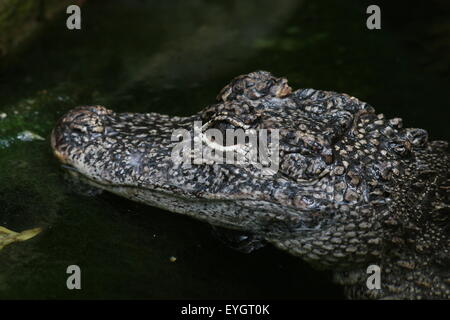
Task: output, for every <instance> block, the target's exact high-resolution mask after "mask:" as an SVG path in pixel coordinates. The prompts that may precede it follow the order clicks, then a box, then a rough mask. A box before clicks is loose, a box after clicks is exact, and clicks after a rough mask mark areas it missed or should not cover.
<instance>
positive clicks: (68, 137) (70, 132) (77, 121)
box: [51, 106, 112, 163]
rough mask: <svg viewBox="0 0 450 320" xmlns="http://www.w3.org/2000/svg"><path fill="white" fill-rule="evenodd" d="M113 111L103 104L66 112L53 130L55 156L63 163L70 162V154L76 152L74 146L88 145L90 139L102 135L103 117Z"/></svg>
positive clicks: (52, 142)
mask: <svg viewBox="0 0 450 320" xmlns="http://www.w3.org/2000/svg"><path fill="white" fill-rule="evenodd" d="M111 112H112V111H111V110H108V109H106V108H105V107H102V106H83V107H78V108H75V109H73V110H71V111H69V112H68V113H66V114H65V115H64V116H63V117H61V118H60V119H59V121H58V123H57V125H56V127H55V128H54V129H53V131H52V135H51V145H52V149H53V153H54V154H55V156H56V157H57V158H58V159H59V160H60V161H61V162H62V163H68V161H69V159H68V157H69V154H70V153H72V152H73V151H75V153H76V150H75V149H74V148H77V147H82V146H86V145H87V144H88V142H89V141H90V140H93V139H96V138H98V137H100V136H101V134H102V133H103V131H104V127H103V119H104V117H105V116H106V115H108V114H110V113H111ZM80 150H81V148H80Z"/></svg>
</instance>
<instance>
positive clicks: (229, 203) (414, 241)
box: [52, 71, 450, 299]
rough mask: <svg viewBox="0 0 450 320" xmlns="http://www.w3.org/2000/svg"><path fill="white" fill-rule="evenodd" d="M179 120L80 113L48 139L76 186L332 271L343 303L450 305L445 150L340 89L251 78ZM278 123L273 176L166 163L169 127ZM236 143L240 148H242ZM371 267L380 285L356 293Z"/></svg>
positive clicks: (247, 169)
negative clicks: (239, 235)
mask: <svg viewBox="0 0 450 320" xmlns="http://www.w3.org/2000/svg"><path fill="white" fill-rule="evenodd" d="M217 100H218V103H216V104H213V105H210V106H208V107H206V108H205V109H203V110H202V111H200V112H199V113H197V114H195V115H193V116H190V117H169V116H166V115H161V114H156V113H147V114H138V113H120V114H119V113H115V112H113V111H112V110H109V109H107V108H105V107H102V106H83V107H77V108H75V109H73V110H71V111H69V112H68V113H67V114H66V115H64V116H63V117H62V118H61V119H60V120H59V121H58V123H57V125H56V127H55V128H54V130H53V133H52V148H53V151H54V154H55V155H56V157H57V158H58V159H59V160H60V161H61V162H62V163H63V164H64V165H65V167H66V168H68V169H69V171H70V172H71V173H73V174H74V175H76V176H78V177H79V178H80V179H81V180H83V181H84V182H87V183H88V184H90V185H93V186H95V187H98V188H101V189H104V190H108V191H110V192H113V193H115V194H118V195H120V196H124V197H126V198H129V199H131V200H135V201H139V202H143V203H146V204H148V205H152V206H157V207H161V208H164V209H166V210H169V211H173V212H177V213H182V214H186V215H189V216H192V217H194V218H196V219H200V220H202V221H205V222H207V223H209V224H211V225H213V226H217V227H223V228H229V229H233V230H237V231H239V232H247V233H251V234H253V235H254V237H255V238H256V239H261V240H264V241H266V242H269V243H271V244H273V245H275V246H276V247H278V248H280V249H283V250H286V251H288V252H289V253H291V254H293V255H296V256H299V257H301V258H302V259H304V260H306V261H308V262H309V263H311V264H312V265H314V266H316V267H318V268H331V269H333V270H334V271H335V280H336V282H338V283H341V284H343V285H344V286H345V290H346V293H347V295H348V297H349V298H362V299H364V298H372V299H380V298H387V299H397V298H400V299H430V298H435V299H449V298H450V274H449V265H450V254H449V245H450V240H449V229H450V228H449V223H450V220H449V203H450V199H449V195H450V192H449V191H448V190H449V186H450V182H449V153H448V152H447V143H446V142H443V141H428V136H427V132H426V131H425V130H422V129H415V128H402V121H401V119H399V118H395V119H390V120H388V119H385V118H384V116H383V115H382V114H378V115H377V114H376V113H375V110H374V109H373V108H372V107H371V106H370V105H368V104H366V103H364V102H362V101H359V100H358V99H356V98H354V97H351V96H349V95H346V94H340V93H336V92H329V91H320V90H314V89H299V90H296V91H292V89H291V88H290V87H289V86H288V84H287V80H286V79H284V78H276V77H274V76H272V75H271V74H270V73H268V72H264V71H258V72H253V73H250V74H247V75H242V76H239V77H237V78H235V79H233V80H232V81H231V83H230V84H228V85H227V86H226V87H224V88H223V89H222V91H221V92H220V93H219V95H218V97H217ZM194 121H202V123H203V124H204V126H203V130H206V129H211V128H215V129H218V130H220V131H222V132H224V131H225V130H226V129H243V130H249V129H255V130H256V131H258V130H260V129H278V130H279V136H280V149H279V159H280V164H279V170H278V171H277V172H276V173H275V174H272V175H267V174H264V173H263V172H262V170H261V169H260V168H258V167H256V166H252V165H247V166H242V165H234V164H218V163H202V164H193V165H192V166H185V165H183V164H177V163H174V162H173V161H172V158H171V154H172V150H173V148H174V147H175V146H176V145H177V144H178V143H179V140H173V139H172V133H173V131H174V130H176V129H186V130H188V131H190V132H191V133H192V135H193V128H194ZM238 148H245V146H244V145H242V146H238ZM372 264H375V265H378V266H380V267H381V289H378V290H370V289H368V288H367V286H366V280H367V277H368V276H369V275H368V274H367V273H366V270H367V267H368V266H369V265H372Z"/></svg>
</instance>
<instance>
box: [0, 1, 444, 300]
mask: <svg viewBox="0 0 450 320" xmlns="http://www.w3.org/2000/svg"><path fill="white" fill-rule="evenodd" d="M368 4H369V3H367V2H365V1H346V2H345V4H343V3H342V1H331V0H330V1H328V0H327V1H294V0H285V1H277V2H276V3H274V2H273V1H268V0H264V1H245V2H244V1H204V0H196V1H189V2H187V1H181V0H178V1H175V0H174V1H138V0H134V1H88V2H87V3H86V5H85V6H84V7H83V8H82V17H83V20H82V21H83V26H82V30H81V31H68V30H67V29H66V28H65V17H66V16H65V15H64V14H61V15H60V17H59V18H58V19H56V20H55V21H54V22H52V23H51V24H50V25H49V26H48V27H47V28H46V29H45V30H44V31H43V32H41V34H40V35H39V36H38V37H36V39H35V40H34V41H33V42H31V43H30V44H29V45H28V46H27V47H26V48H25V49H23V50H22V52H21V53H19V54H17V55H16V56H14V57H10V58H9V60H8V61H6V62H3V67H2V69H1V70H0V168H1V169H0V225H3V226H6V227H8V228H11V229H14V230H22V229H27V228H32V227H35V226H42V227H44V229H45V231H44V232H43V233H42V234H41V235H39V236H37V237H36V238H34V239H32V240H29V241H26V242H23V243H16V244H13V245H10V246H8V247H6V248H5V249H4V250H2V251H1V252H0V298H12V299H15V298H69V299H70V298H295V299H307V298H342V297H343V294H342V290H341V288H340V287H338V286H335V285H333V284H332V282H331V273H330V272H327V271H315V270H313V269H311V268H310V267H309V266H308V265H306V264H304V263H303V262H302V261H300V259H297V258H294V257H291V256H289V255H287V254H285V253H283V252H280V251H278V250H275V249H273V248H264V249H261V250H259V251H257V252H255V253H252V254H250V255H245V254H241V253H238V252H235V251H233V250H231V249H229V248H227V247H225V246H224V245H222V244H221V243H219V242H218V241H216V240H215V239H214V238H213V237H212V236H211V233H210V230H209V227H208V226H207V225H204V224H202V223H199V222H197V221H194V220H191V219H189V218H186V217H183V216H178V215H174V214H170V213H168V212H165V211H163V210H160V209H155V208H152V207H147V206H143V205H139V204H136V203H132V202H130V201H127V200H125V199H121V198H118V197H116V196H113V195H111V194H102V195H99V196H95V197H86V196H82V195H78V194H76V193H74V192H73V190H72V189H71V188H70V186H69V185H68V184H67V183H66V182H65V181H64V179H63V177H62V174H61V171H60V170H59V169H58V167H59V166H58V164H57V162H56V160H54V159H53V157H52V154H51V151H50V147H49V139H48V138H49V135H50V132H51V129H52V127H53V125H54V123H55V122H56V120H57V118H58V117H60V116H61V115H62V114H63V113H64V112H65V111H67V110H68V109H70V108H72V107H74V106H76V105H83V104H104V105H106V106H108V107H110V108H112V109H114V110H116V111H133V112H163V113H168V114H171V115H188V114H191V113H193V112H197V111H198V110H200V109H201V108H202V107H204V106H206V105H207V104H211V103H214V97H215V96H216V94H217V92H218V91H219V90H220V89H221V88H222V87H223V86H224V85H225V84H226V83H227V82H228V81H229V80H230V79H231V78H233V77H234V76H236V75H239V74H242V73H246V72H250V71H253V70H257V69H265V70H269V71H271V72H272V73H274V74H276V75H283V76H286V77H288V79H289V80H290V84H291V86H293V87H294V88H299V87H313V88H318V89H325V90H334V91H339V92H346V93H349V94H351V95H354V96H356V97H358V98H360V99H361V100H364V101H368V102H369V103H370V104H372V105H373V106H375V107H376V109H377V111H378V112H383V113H385V114H386V115H387V116H389V117H394V116H401V117H403V119H404V122H405V124H406V125H407V126H410V127H422V128H425V129H427V130H429V131H430V132H431V137H432V138H435V139H445V140H448V139H449V132H448V127H447V123H448V106H449V95H448V87H449V61H448V60H446V56H445V55H442V52H441V51H440V50H437V49H436V50H434V51H433V50H431V51H430V50H426V49H425V48H428V47H429V46H427V44H430V43H431V44H433V45H434V46H435V47H437V48H440V42H446V39H448V38H449V34H450V31H449V28H448V23H447V24H445V23H444V22H442V25H441V24H439V23H435V24H434V25H432V26H431V27H430V28H429V29H426V28H428V27H427V26H428V25H424V24H423V22H424V21H426V20H428V19H427V17H428V16H427V12H428V14H430V15H431V13H430V12H432V11H433V10H434V9H433V8H428V9H427V8H420V7H418V8H414V7H411V8H410V10H411V15H406V14H405V13H404V11H403V9H402V7H401V5H398V7H397V6H396V5H392V4H389V3H387V1H386V4H385V7H383V2H382V5H381V7H382V10H383V11H382V12H383V17H384V16H386V17H387V18H386V21H385V20H383V29H382V30H378V31H369V30H367V29H366V28H365V19H366V14H365V8H366V7H367V5H368ZM433 5H436V6H442V8H443V9H442V10H440V11H439V12H442V11H443V10H444V9H445V10H448V6H447V5H445V4H443V2H441V1H435V2H433ZM427 10H428V11H427ZM434 11H435V10H434ZM399 12H402V15H401V18H402V19H404V22H405V23H404V24H402V23H401V21H399V20H398V19H397V18H398V16H397V13H399ZM385 13H386V14H385ZM411 16H413V17H415V18H416V19H417V23H414V21H410V19H409V18H410V17H411ZM444 20H445V19H444ZM444 20H442V21H444ZM405 25H406V26H408V28H406V29H405ZM436 25H437V27H436ZM424 26H425V27H424ZM423 28H425V30H424V29H423ZM436 28H437V30H438V31H436ZM442 30H444V31H442ZM445 30H447V31H446V32H445ZM415 31H416V34H419V32H418V31H421V33H420V37H421V38H420V39H421V41H420V42H417V41H416V42H414V41H413V40H411V39H415V38H414V37H411V34H410V33H413V34H414V32H415ZM430 34H431V35H430ZM447 55H448V51H447ZM430 61H432V63H431V62H430ZM2 114H3V116H2ZM24 130H28V131H31V132H33V133H35V134H38V135H40V136H42V137H44V138H45V140H35V141H31V142H24V141H21V140H19V139H17V134H18V133H20V132H22V131H24ZM172 256H173V257H176V258H177V259H176V261H175V262H171V261H170V257H172ZM71 264H76V265H79V266H80V267H81V269H82V274H83V278H82V287H83V290H80V291H69V290H67V288H66V277H67V274H66V273H65V271H66V268H67V266H68V265H71Z"/></svg>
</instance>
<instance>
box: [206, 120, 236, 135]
mask: <svg viewBox="0 0 450 320" xmlns="http://www.w3.org/2000/svg"><path fill="white" fill-rule="evenodd" d="M212 128H214V129H217V130H219V131H220V132H221V133H222V136H224V137H225V136H226V132H227V129H230V130H236V129H238V127H236V126H235V125H234V124H232V123H230V122H229V121H226V120H220V121H216V122H214V123H213V125H212V126H211V127H209V128H208V129H212Z"/></svg>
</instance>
